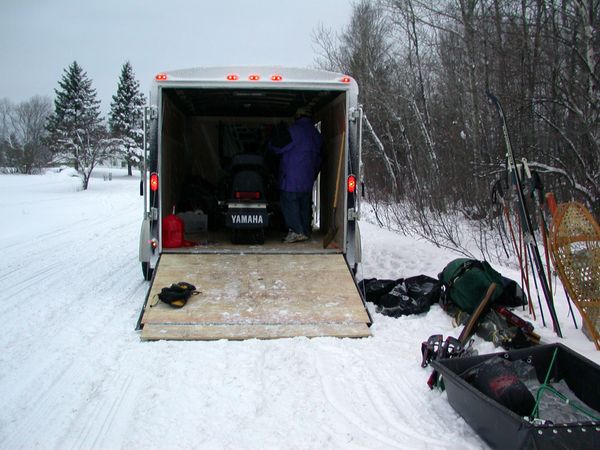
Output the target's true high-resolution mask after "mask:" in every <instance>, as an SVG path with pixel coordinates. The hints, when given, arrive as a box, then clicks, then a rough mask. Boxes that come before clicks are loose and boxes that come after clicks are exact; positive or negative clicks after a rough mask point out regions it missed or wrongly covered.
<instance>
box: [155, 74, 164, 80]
mask: <svg viewBox="0 0 600 450" xmlns="http://www.w3.org/2000/svg"><path fill="white" fill-rule="evenodd" d="M154 78H156V81H166V80H167V74H166V73H159V74H158V75H156V76H155V77H154Z"/></svg>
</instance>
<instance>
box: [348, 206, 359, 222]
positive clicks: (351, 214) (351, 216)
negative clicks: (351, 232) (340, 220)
mask: <svg viewBox="0 0 600 450" xmlns="http://www.w3.org/2000/svg"><path fill="white" fill-rule="evenodd" d="M359 215H360V214H359V213H358V211H357V210H355V209H354V208H350V209H349V210H348V220H359V219H360V217H359Z"/></svg>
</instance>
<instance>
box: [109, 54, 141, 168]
mask: <svg viewBox="0 0 600 450" xmlns="http://www.w3.org/2000/svg"><path fill="white" fill-rule="evenodd" d="M145 103H146V99H145V98H144V95H143V94H142V93H141V92H140V83H139V82H138V81H137V80H136V79H135V76H134V74H133V68H132V67H131V64H130V63H129V61H127V62H126V63H125V64H123V68H122V69H121V77H120V78H119V86H118V88H117V93H116V95H113V101H112V103H111V105H110V108H111V110H110V115H109V119H108V125H109V127H110V132H111V135H112V136H113V138H114V139H115V140H116V142H117V143H118V148H119V151H120V153H121V154H122V156H123V157H124V158H125V160H126V161H127V174H128V175H131V168H132V166H134V165H138V164H139V163H140V162H141V161H142V158H143V154H144V153H143V151H144V150H143V141H144V132H143V120H144V104H145Z"/></svg>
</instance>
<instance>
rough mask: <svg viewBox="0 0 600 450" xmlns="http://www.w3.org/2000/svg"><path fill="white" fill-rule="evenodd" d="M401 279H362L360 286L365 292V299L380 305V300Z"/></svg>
mask: <svg viewBox="0 0 600 450" xmlns="http://www.w3.org/2000/svg"><path fill="white" fill-rule="evenodd" d="M400 281H402V280H401V279H400V280H379V279H377V278H368V279H366V280H361V281H360V282H359V283H358V287H359V289H360V291H361V292H363V293H364V294H365V300H366V301H368V302H371V303H374V304H376V305H380V303H379V301H380V299H381V297H382V296H383V295H384V294H387V293H388V292H390V291H391V290H392V289H394V286H396V284H398V282H400Z"/></svg>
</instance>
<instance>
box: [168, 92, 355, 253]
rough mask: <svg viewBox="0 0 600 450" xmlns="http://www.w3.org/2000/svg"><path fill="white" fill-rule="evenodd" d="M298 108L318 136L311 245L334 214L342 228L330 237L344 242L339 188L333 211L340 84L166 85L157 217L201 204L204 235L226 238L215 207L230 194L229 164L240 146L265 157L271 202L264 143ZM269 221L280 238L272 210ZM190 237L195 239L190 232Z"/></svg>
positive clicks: (273, 180)
mask: <svg viewBox="0 0 600 450" xmlns="http://www.w3.org/2000/svg"><path fill="white" fill-rule="evenodd" d="M299 107H310V109H311V111H312V112H313V117H314V119H315V121H316V123H317V126H318V127H319V128H320V131H321V135H322V136H323V139H324V148H323V164H322V167H321V175H320V181H319V187H318V190H317V191H316V192H317V194H315V202H314V203H315V205H316V210H315V211H314V217H315V219H316V220H315V222H316V223H318V224H319V230H317V232H316V233H314V234H315V238H314V239H313V243H314V245H315V247H318V246H319V245H320V244H322V238H323V237H324V235H325V233H326V232H327V230H328V229H330V228H331V226H332V224H333V221H334V220H335V223H336V225H337V228H339V230H340V232H338V234H337V236H336V238H335V239H334V242H335V244H337V247H338V248H339V249H342V248H343V246H344V242H342V241H343V238H342V236H343V227H344V215H343V205H344V196H343V195H341V194H340V195H339V198H338V205H337V206H338V207H337V209H336V217H335V219H334V217H333V216H332V214H333V211H334V210H333V202H334V196H335V190H336V189H335V188H336V182H338V183H339V184H338V185H339V190H340V193H342V192H344V190H343V189H344V185H345V178H344V174H345V172H344V170H342V173H341V175H342V176H341V177H337V167H338V162H339V158H340V151H344V146H343V145H341V144H342V142H341V140H342V139H343V138H344V130H345V126H346V117H345V114H346V108H347V105H346V92H345V91H344V90H310V89H296V90H292V89H236V90H234V89H231V88H228V89H222V88H215V89H208V88H204V89H199V88H164V89H163V90H162V109H163V110H162V113H163V114H162V117H163V121H162V126H161V160H160V164H161V174H162V180H161V202H162V215H163V217H164V216H165V215H167V214H170V213H171V212H172V210H173V208H176V210H177V212H183V211H198V210H202V211H203V212H204V213H205V214H206V215H207V217H208V232H210V233H212V234H211V236H210V237H209V238H210V240H212V241H215V240H221V241H225V240H226V239H227V236H228V234H227V232H228V230H227V229H226V228H225V225H224V223H223V222H222V220H221V217H222V210H220V209H219V208H220V207H222V205H221V204H222V202H223V200H224V199H225V198H226V197H227V195H228V193H227V180H228V176H229V175H230V174H229V168H230V166H229V164H230V163H231V159H232V157H233V156H234V155H236V154H239V153H256V154H261V155H263V156H264V157H265V161H266V162H267V163H268V164H267V165H266V168H267V170H268V177H270V178H269V180H270V183H268V184H269V186H271V187H270V191H269V192H267V197H268V199H269V201H272V203H273V204H274V205H276V204H277V196H278V191H277V166H276V164H277V161H276V159H277V158H274V155H273V154H272V153H271V152H269V151H268V150H267V143H268V141H269V139H270V136H271V132H272V130H273V128H274V127H275V126H277V125H278V124H280V123H281V122H285V123H288V124H289V123H291V122H292V121H293V118H294V114H295V112H296V110H297V109H298V108H299ZM273 159H275V161H273ZM270 220H272V221H273V223H272V224H271V225H270V228H271V230H270V231H271V232H272V233H271V234H272V236H277V238H276V239H275V240H277V241H279V240H280V238H281V231H282V229H283V225H282V218H281V217H279V218H278V217H277V214H276V213H273V214H272V216H270ZM283 231H284V230H283ZM186 238H187V239H190V237H188V236H186ZM191 239H192V240H196V239H195V237H194V236H192V237H191ZM319 239H321V240H320V241H319ZM200 240H202V239H200ZM204 240H206V239H204ZM321 248H322V245H321ZM189 251H194V250H193V249H192V250H189Z"/></svg>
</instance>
